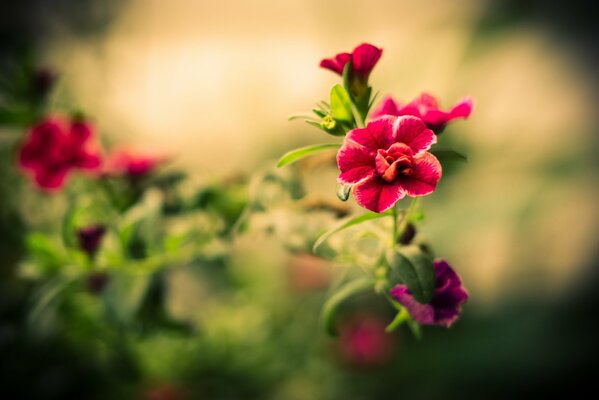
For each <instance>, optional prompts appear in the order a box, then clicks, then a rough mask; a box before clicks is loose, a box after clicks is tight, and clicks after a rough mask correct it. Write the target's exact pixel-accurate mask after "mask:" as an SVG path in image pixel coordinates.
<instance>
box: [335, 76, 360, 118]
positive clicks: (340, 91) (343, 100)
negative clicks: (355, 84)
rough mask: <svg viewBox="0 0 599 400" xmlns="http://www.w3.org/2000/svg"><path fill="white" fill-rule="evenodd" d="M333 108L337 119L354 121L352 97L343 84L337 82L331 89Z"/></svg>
mask: <svg viewBox="0 0 599 400" xmlns="http://www.w3.org/2000/svg"><path fill="white" fill-rule="evenodd" d="M331 110H332V112H333V116H334V117H335V119H337V120H340V121H353V118H354V116H353V113H352V109H351V99H350V98H349V94H347V91H346V90H345V89H344V88H343V86H341V85H339V84H337V85H335V86H333V89H331Z"/></svg>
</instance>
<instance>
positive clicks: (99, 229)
mask: <svg viewBox="0 0 599 400" xmlns="http://www.w3.org/2000/svg"><path fill="white" fill-rule="evenodd" d="M105 233H106V227H105V226H104V225H89V226H86V227H84V228H81V229H79V230H78V231H77V240H78V242H79V247H80V248H81V250H83V251H84V252H86V253H87V254H88V255H90V256H93V255H94V254H96V252H97V251H98V248H99V247H100V243H101V242H102V238H103V237H104V234H105Z"/></svg>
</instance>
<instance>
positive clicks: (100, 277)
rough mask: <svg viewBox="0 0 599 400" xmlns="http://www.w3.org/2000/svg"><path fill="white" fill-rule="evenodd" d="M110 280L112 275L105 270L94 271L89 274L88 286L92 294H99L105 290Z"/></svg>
mask: <svg viewBox="0 0 599 400" xmlns="http://www.w3.org/2000/svg"><path fill="white" fill-rule="evenodd" d="M108 282H110V275H108V274H107V273H104V272H94V273H91V274H89V275H88V277H87V281H86V286H87V290H88V291H89V292H90V293H91V294H95V295H98V294H100V293H102V292H103V291H104V288H105V287H106V285H107V284H108Z"/></svg>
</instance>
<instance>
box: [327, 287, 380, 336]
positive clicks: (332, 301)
mask: <svg viewBox="0 0 599 400" xmlns="http://www.w3.org/2000/svg"><path fill="white" fill-rule="evenodd" d="M373 288H374V280H373V279H371V278H361V279H356V280H353V281H350V282H348V283H346V284H345V285H343V286H342V287H341V288H340V289H339V290H337V291H336V292H335V293H334V294H333V295H332V296H331V297H329V299H328V300H327V301H326V302H325V303H324V306H323V307H322V314H321V320H322V324H323V327H324V329H325V330H326V331H327V332H328V333H329V334H330V335H333V336H335V335H336V334H337V332H336V330H335V324H334V319H335V315H336V314H337V311H338V310H339V306H341V304H342V303H343V302H344V301H346V300H347V299H349V298H350V297H353V296H356V295H358V294H360V293H364V292H367V291H369V290H372V289H373Z"/></svg>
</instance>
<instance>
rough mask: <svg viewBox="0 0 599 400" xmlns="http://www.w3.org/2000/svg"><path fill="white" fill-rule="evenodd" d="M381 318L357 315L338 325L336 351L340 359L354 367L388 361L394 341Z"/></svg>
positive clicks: (369, 365) (392, 351) (393, 348)
mask: <svg viewBox="0 0 599 400" xmlns="http://www.w3.org/2000/svg"><path fill="white" fill-rule="evenodd" d="M385 326H386V323H385V321H384V320H382V319H381V318H378V317H376V316H369V315H359V316H357V317H354V318H352V319H351V320H350V321H346V322H344V323H343V324H342V325H341V326H340V327H339V343H338V345H337V346H338V347H337V348H338V351H339V355H340V356H341V358H342V360H343V361H345V362H346V363H347V364H349V365H351V366H354V367H361V368H367V367H377V366H381V365H384V364H386V363H387V362H388V361H390V359H391V356H392V355H393V353H394V350H395V342H394V340H393V338H392V336H390V335H389V334H387V333H386V332H385Z"/></svg>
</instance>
